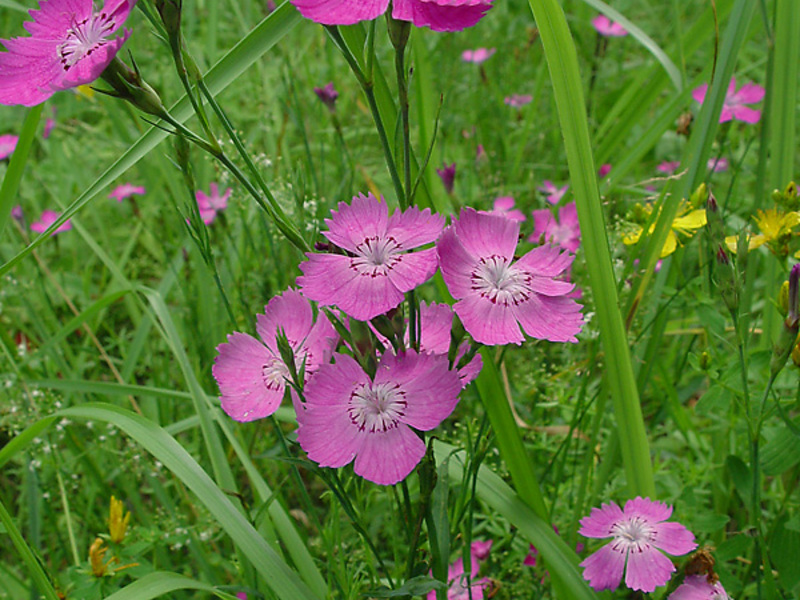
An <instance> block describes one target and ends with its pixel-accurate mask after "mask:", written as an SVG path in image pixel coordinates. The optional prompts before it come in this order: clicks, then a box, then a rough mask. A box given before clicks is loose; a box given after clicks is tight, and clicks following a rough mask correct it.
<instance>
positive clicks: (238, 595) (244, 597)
mask: <svg viewBox="0 0 800 600" xmlns="http://www.w3.org/2000/svg"><path fill="white" fill-rule="evenodd" d="M267 9H269V4H268V5H267ZM272 10H275V8H274V6H273V8H272ZM236 598H237V600H247V594H245V593H244V592H236Z"/></svg>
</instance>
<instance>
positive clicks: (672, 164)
mask: <svg viewBox="0 0 800 600" xmlns="http://www.w3.org/2000/svg"><path fill="white" fill-rule="evenodd" d="M680 166H681V161H679V160H665V161H664V162H662V163H660V164H659V165H658V166H657V167H656V171H658V172H659V173H664V174H665V175H671V174H672V173H674V172H675V171H677V170H678V167H680Z"/></svg>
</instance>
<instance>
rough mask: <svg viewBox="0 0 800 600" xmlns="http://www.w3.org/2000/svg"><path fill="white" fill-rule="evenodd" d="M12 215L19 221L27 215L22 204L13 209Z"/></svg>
mask: <svg viewBox="0 0 800 600" xmlns="http://www.w3.org/2000/svg"><path fill="white" fill-rule="evenodd" d="M11 217H12V218H13V219H16V220H17V221H22V219H23V218H24V217H25V213H23V212H22V205H21V204H17V205H16V206H15V207H14V208H12V209H11Z"/></svg>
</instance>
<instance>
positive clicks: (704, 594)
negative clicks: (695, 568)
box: [669, 575, 730, 600]
mask: <svg viewBox="0 0 800 600" xmlns="http://www.w3.org/2000/svg"><path fill="white" fill-rule="evenodd" d="M729 598H730V596H728V594H727V592H726V591H725V588H724V587H722V584H721V583H720V582H719V581H717V582H716V583H709V582H708V578H707V577H706V576H705V575H689V576H688V577H686V579H684V580H683V583H682V584H680V585H679V586H678V589H676V590H675V591H674V592H672V593H671V594H670V595H669V600H729Z"/></svg>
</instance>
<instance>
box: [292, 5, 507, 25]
mask: <svg viewBox="0 0 800 600" xmlns="http://www.w3.org/2000/svg"><path fill="white" fill-rule="evenodd" d="M291 2H292V4H294V5H295V6H296V7H297V9H298V10H299V11H300V14H302V15H303V16H304V17H305V18H306V19H311V20H312V21H314V22H316V23H321V24H323V25H352V24H354V23H358V22H360V21H370V20H372V19H375V18H376V17H379V16H380V15H382V14H383V13H384V12H386V9H387V8H388V7H389V0H369V1H364V0H291ZM490 8H492V0H467V1H464V0H456V1H455V2H453V1H452V0H394V1H393V2H392V17H393V18H395V19H397V20H400V21H410V22H411V23H412V24H413V25H414V26H415V27H430V28H431V29H432V30H433V31H461V30H462V29H466V28H467V27H472V26H473V25H475V24H476V23H477V22H478V21H480V20H481V19H482V18H483V15H484V14H486V12H487V11H488V10H489V9H490Z"/></svg>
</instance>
